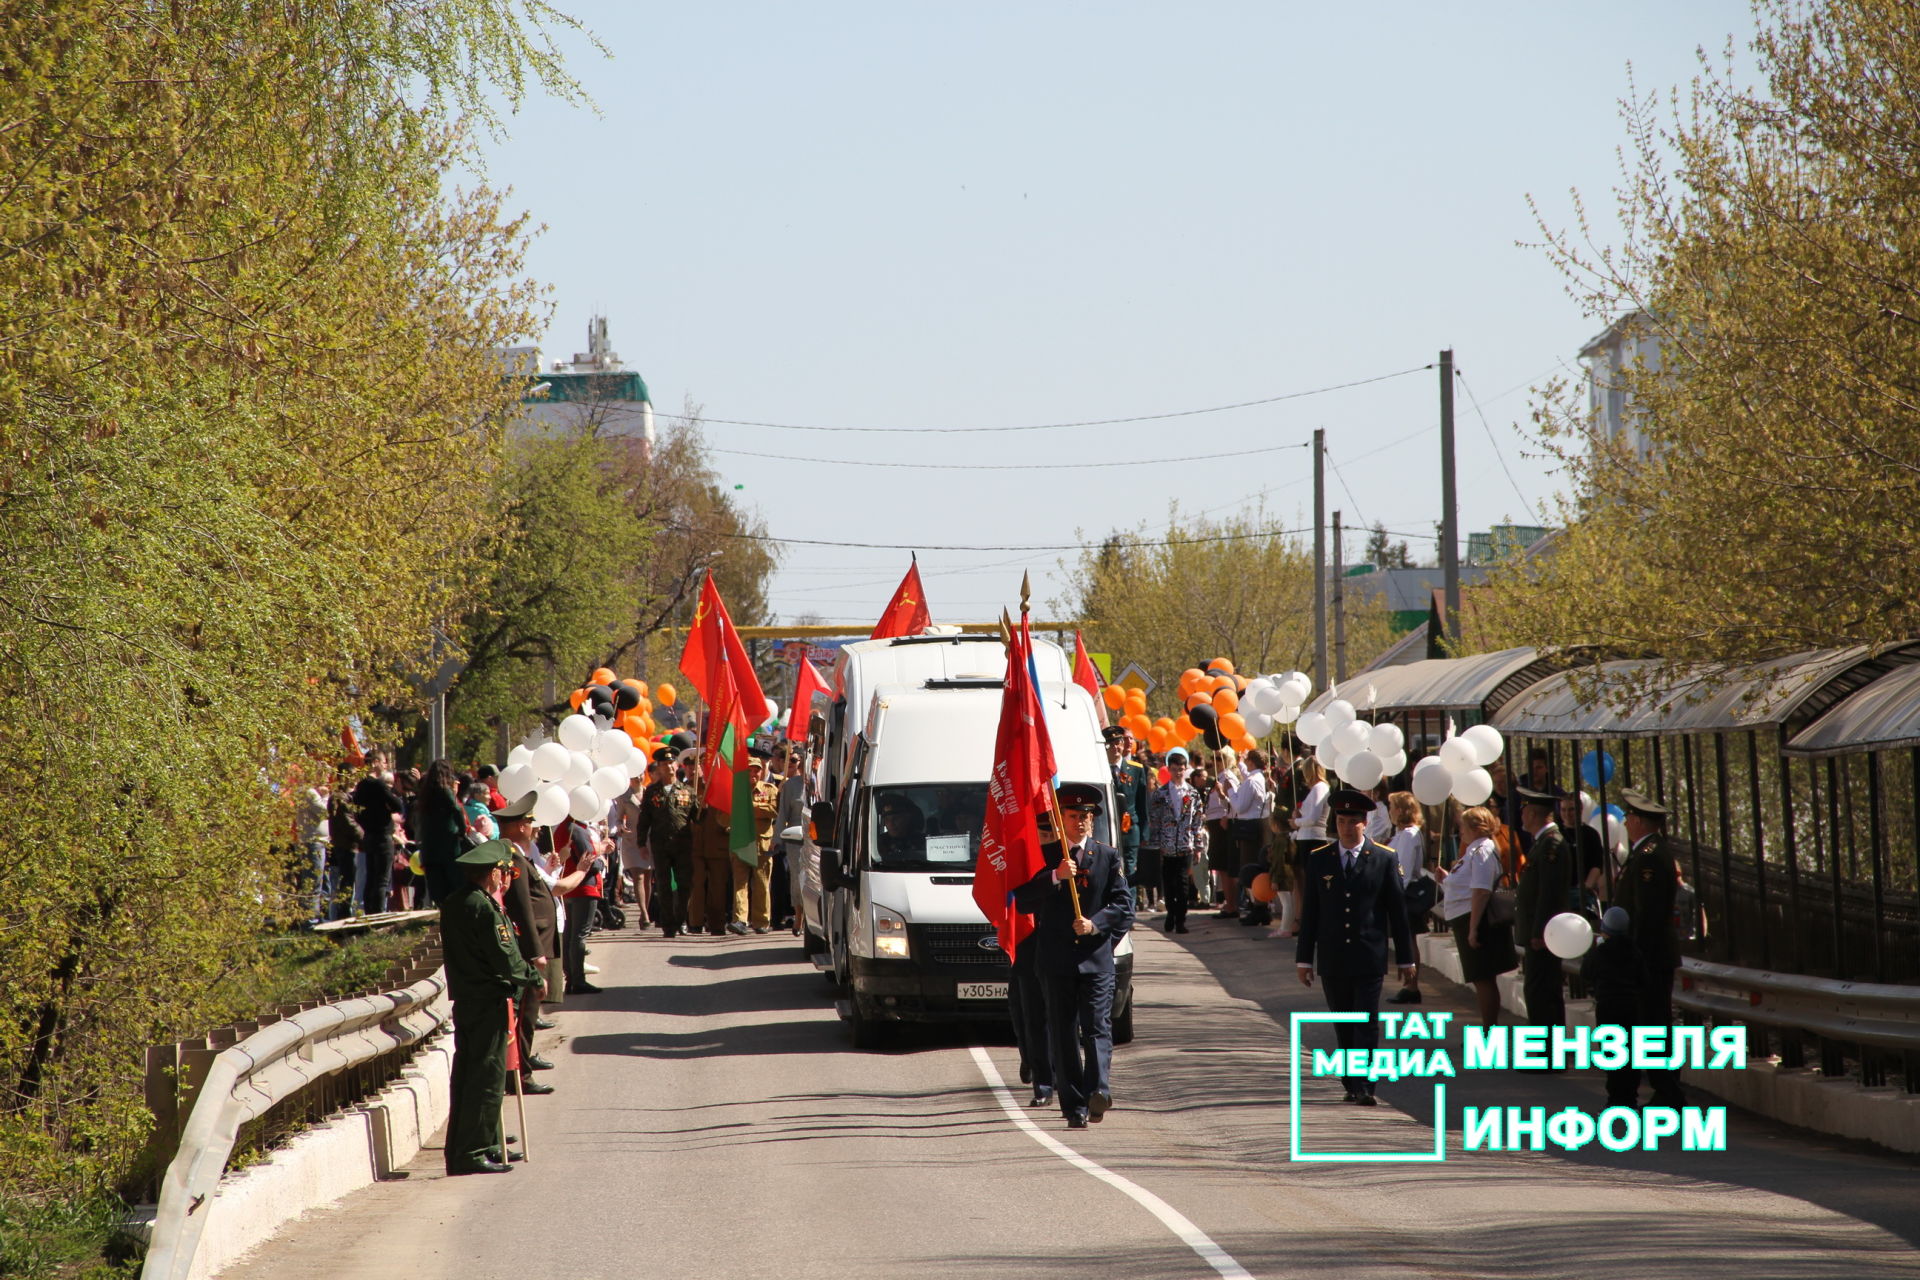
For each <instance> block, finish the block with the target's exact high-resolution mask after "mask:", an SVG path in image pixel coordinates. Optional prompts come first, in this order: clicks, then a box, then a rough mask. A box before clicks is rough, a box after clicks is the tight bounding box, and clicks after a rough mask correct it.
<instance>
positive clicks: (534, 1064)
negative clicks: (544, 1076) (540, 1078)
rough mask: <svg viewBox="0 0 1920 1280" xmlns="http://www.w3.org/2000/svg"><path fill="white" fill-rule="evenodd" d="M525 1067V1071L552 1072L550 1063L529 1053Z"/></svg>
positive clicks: (537, 1055)
mask: <svg viewBox="0 0 1920 1280" xmlns="http://www.w3.org/2000/svg"><path fill="white" fill-rule="evenodd" d="M526 1067H527V1070H529V1071H551V1070H553V1064H552V1063H551V1062H548V1061H547V1060H546V1059H545V1058H543V1057H541V1056H540V1055H539V1054H537V1053H530V1054H528V1055H527V1063H526Z"/></svg>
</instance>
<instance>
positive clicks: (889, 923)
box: [873, 907, 907, 960]
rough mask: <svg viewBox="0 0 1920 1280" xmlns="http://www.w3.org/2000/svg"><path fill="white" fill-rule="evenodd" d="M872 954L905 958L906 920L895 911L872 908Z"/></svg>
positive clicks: (891, 957)
mask: <svg viewBox="0 0 1920 1280" xmlns="http://www.w3.org/2000/svg"><path fill="white" fill-rule="evenodd" d="M873 954H874V955H875V956H877V957H879V958H881V959H887V960H905V959H906V958H907V921H906V917H904V916H902V915H901V914H900V913H899V912H897V911H889V910H887V909H886V908H885V907H875V908H874V909H873Z"/></svg>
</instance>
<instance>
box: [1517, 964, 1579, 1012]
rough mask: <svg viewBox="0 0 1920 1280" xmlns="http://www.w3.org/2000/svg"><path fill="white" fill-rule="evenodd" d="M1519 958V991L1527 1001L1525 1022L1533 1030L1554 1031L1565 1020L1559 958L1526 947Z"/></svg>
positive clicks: (1565, 1006) (1565, 1009)
mask: <svg viewBox="0 0 1920 1280" xmlns="http://www.w3.org/2000/svg"><path fill="white" fill-rule="evenodd" d="M1520 955H1521V971H1522V972H1521V984H1522V985H1521V990H1522V992H1523V993H1524V994H1525V995H1526V998H1527V1021H1528V1022H1531V1023H1532V1024H1533V1025H1534V1026H1536V1027H1558V1026H1561V1025H1563V1024H1565V1022H1566V1020H1567V996H1566V991H1565V989H1564V987H1563V986H1562V984H1561V981H1560V975H1561V968H1560V957H1559V956H1557V955H1555V954H1553V952H1551V951H1548V950H1547V949H1546V948H1544V947H1542V948H1541V949H1540V950H1538V951H1535V950H1534V949H1533V948H1532V947H1528V948H1527V949H1526V950H1525V951H1523V952H1521V953H1520Z"/></svg>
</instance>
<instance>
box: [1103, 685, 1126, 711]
mask: <svg viewBox="0 0 1920 1280" xmlns="http://www.w3.org/2000/svg"><path fill="white" fill-rule="evenodd" d="M1100 701H1102V702H1104V703H1106V704H1107V709H1108V710H1109V711H1118V710H1119V709H1120V708H1121V707H1123V706H1125V705H1126V704H1127V691H1126V690H1125V689H1123V688H1122V687H1121V686H1119V685H1117V684H1110V685H1108V686H1107V687H1106V688H1104V689H1102V690H1101V691H1100Z"/></svg>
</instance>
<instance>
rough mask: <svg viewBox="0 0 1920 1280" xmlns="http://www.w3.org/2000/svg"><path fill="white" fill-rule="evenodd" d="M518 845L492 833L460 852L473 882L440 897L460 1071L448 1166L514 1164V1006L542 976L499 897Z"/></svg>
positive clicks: (506, 1167) (501, 1167)
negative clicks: (505, 1115) (510, 1100)
mask: <svg viewBox="0 0 1920 1280" xmlns="http://www.w3.org/2000/svg"><path fill="white" fill-rule="evenodd" d="M512 860H513V846H512V845H510V844H508V843H507V842H506V841H505V840H489V841H487V842H486V843H485V844H483V845H479V846H477V847H475V848H472V849H469V850H467V851H466V852H465V853H463V854H461V855H460V856H459V857H458V858H455V859H454V865H455V866H456V867H458V868H459V869H460V871H461V872H462V873H463V874H464V875H465V877H466V882H465V883H464V884H462V885H460V886H459V887H458V888H457V889H455V890H454V891H453V893H452V894H450V895H449V896H448V898H447V900H446V901H445V902H443V903H441V904H440V943H441V947H442V949H443V950H444V952H445V954H446V966H447V994H448V995H449V996H451V997H452V998H453V1073H452V1074H453V1079H452V1082H451V1085H450V1089H449V1092H450V1093H451V1094H452V1100H451V1103H450V1110H449V1113H448V1116H447V1144H446V1155H447V1172H448V1173H449V1174H454V1175H457V1174H463V1173H506V1172H508V1171H510V1170H511V1169H512V1167H513V1166H512V1165H510V1164H508V1163H507V1161H506V1159H505V1157H506V1146H505V1144H504V1141H503V1139H502V1134H501V1132H500V1102H501V1100H502V1098H504V1097H505V1095H506V1087H507V1017H508V1010H507V1006H508V1005H509V1003H511V1002H512V1001H514V1000H516V999H518V997H519V996H520V993H521V992H522V991H524V990H526V989H527V988H528V987H531V986H537V985H539V983H540V981H541V979H540V975H539V973H538V972H536V971H535V970H534V967H533V966H532V965H530V964H528V963H527V962H526V960H525V959H524V958H522V957H521V955H520V950H519V948H518V947H516V946H514V943H513V929H512V926H511V925H509V924H508V923H507V917H506V916H505V915H504V914H503V913H502V912H501V910H500V907H499V905H498V904H497V903H496V902H495V901H494V895H495V893H497V892H501V891H504V890H505V888H506V877H507V868H508V867H509V866H510V865H511V864H512Z"/></svg>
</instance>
